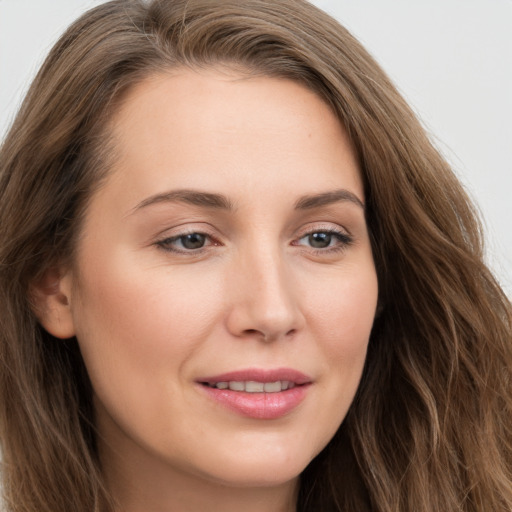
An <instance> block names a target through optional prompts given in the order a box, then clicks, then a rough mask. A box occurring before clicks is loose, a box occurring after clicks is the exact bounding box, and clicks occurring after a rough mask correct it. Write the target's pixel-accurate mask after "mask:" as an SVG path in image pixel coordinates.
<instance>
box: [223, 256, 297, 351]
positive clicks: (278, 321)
mask: <svg viewBox="0 0 512 512" xmlns="http://www.w3.org/2000/svg"><path fill="white" fill-rule="evenodd" d="M229 288H230V291H229V293H228V295H229V299H228V300H229V305H228V314H227V328H228V330H229V331H230V332H231V334H233V335H234V336H236V337H239V338H255V339H259V340H262V341H265V342H271V341H275V340H278V339H284V338H290V337H291V336H292V335H293V334H295V333H297V332H298V331H300V329H302V327H303V326H304V323H305V320H304V316H303V314H302V310H301V307H300V300H299V294H298V290H297V283H296V282H295V280H294V279H293V276H292V274H291V270H290V269H289V268H288V267H287V265H286V262H285V261H283V257H282V256H280V255H279V252H278V251H273V252H270V251H260V252H259V253H253V254H251V255H250V256H248V257H245V258H244V257H241V258H240V259H239V260H238V261H237V263H236V264H235V265H234V268H232V269H231V271H230V277H229Z"/></svg>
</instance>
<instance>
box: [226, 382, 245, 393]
mask: <svg viewBox="0 0 512 512" xmlns="http://www.w3.org/2000/svg"><path fill="white" fill-rule="evenodd" d="M229 389H231V391H245V382H237V381H231V382H230V383H229Z"/></svg>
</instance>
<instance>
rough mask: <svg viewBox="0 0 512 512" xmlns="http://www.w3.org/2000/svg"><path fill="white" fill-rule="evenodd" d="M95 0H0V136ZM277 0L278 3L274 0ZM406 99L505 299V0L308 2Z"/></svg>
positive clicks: (508, 92) (511, 17) (509, 111)
mask: <svg viewBox="0 0 512 512" xmlns="http://www.w3.org/2000/svg"><path fill="white" fill-rule="evenodd" d="M102 1H103V0H101V1H100V0H0V139H1V138H3V137H4V135H5V133H6V131H7V129H8V126H9V124H10V122H11V121H12V119H13V116H14V115H15V112H16V109H17V107H18V105H19V102H20V101H21V98H22V97H23V94H24V92H25V91H26V89H27V87H28V85H29V83H30V81H31V78H32V77H33V75H34V74H35V72H36V70H37V68H38V67H39V65H40V64H41V62H42V60H43V59H44V57H45V55H46V53H47V52H48V50H49V49H50V47H51V45H52V44H53V43H54V42H55V41H56V39H57V38H58V36H59V35H60V34H61V33H62V31H63V30H64V29H65V28H66V27H67V25H69V24H70V23H71V22H72V21H73V20H74V19H75V18H76V17H78V16H79V15H80V14H81V13H82V12H83V11H85V10H86V9H87V8H89V7H92V6H94V5H98V4H100V3H102ZM276 1H279V0H276ZM313 3H315V4H316V5H318V6H319V7H321V8H323V9H324V10H326V11H327V12H329V13H330V14H332V15H334V16H335V17H336V18H337V19H338V20H339V21H340V22H341V23H342V24H344V25H345V26H346V27H347V28H348V29H349V30H351V31H352V33H353V34H354V35H355V36H357V37H358V38H359V39H360V41H361V42H362V43H363V44H364V45H365V46H366V48H367V49H368V50H369V51H370V52H371V53H372V54H373V56H374V57H375V58H376V59H377V60H378V61H379V62H380V64H381V65H382V66H383V67H384V69H385V70H386V71H387V72H388V74H389V75H390V77H391V78H392V79H393V81H394V82H395V84H396V85H397V86H398V88H399V90H400V91H401V92H402V93H403V94H404V96H405V97H406V99H407V100H408V101H409V103H410V104H411V105H412V107H413V108H414V110H415V111H416V112H417V114H418V115H419V117H420V118H421V119H422V121H423V124H424V126H425V127H426V128H427V130H428V131H429V133H430V134H431V137H432V140H433V141H434V142H435V144H436V146H437V147H438V148H439V149H440V150H441V151H442V153H443V154H444V155H445V157H446V158H447V159H448V160H449V161H450V163H451V164H452V166H453V168H454V170H455V172H456V173H457V175H458V176H459V177H460V179H461V180H462V182H463V183H464V184H465V186H466V188H467V190H468V191H469V193H470V195H471V196H472V197H473V198H474V200H475V201H476V203H477V204H478V205H479V208H480V210H481V212H482V217H483V219H484V222H485V227H486V232H487V242H488V244H487V258H488V262H489V264H490V266H491V268H493V270H494V272H495V274H496V275H497V277H498V279H499V280H500V282H501V283H502V285H503V287H504V288H505V290H506V292H507V293H508V295H509V296H510V297H512V199H511V196H512V163H511V161H512V0H316V1H314V2H313Z"/></svg>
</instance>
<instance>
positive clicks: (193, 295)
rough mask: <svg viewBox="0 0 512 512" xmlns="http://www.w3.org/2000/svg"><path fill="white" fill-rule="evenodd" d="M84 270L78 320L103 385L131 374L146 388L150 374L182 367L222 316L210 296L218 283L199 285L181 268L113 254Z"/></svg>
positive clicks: (88, 356)
mask: <svg viewBox="0 0 512 512" xmlns="http://www.w3.org/2000/svg"><path fill="white" fill-rule="evenodd" d="M89 261H91V260H89ZM82 274H83V278H82V279H81V282H80V283H79V285H78V290H79V294H78V297H77V302H76V307H74V308H73V309H74V321H75V328H76V333H77V339H78V341H79V343H80V347H81V350H82V353H83V356H84V359H85V362H86V365H87V368H88V371H89V374H90V376H91V379H92V380H93V381H94V380H97V381H98V386H100V385H101V383H102V382H103V381H105V383H106V381H107V378H108V377H112V376H119V386H120V387H122V386H124V385H125V384H126V383H125V382H124V380H125V379H127V378H129V379H130V382H131V383H133V385H134V384H135V383H137V382H138V381H139V384H140V383H142V385H143V387H144V386H145V385H146V384H144V383H147V381H148V379H147V376H148V375H153V376H154V377H155V378H157V376H158V371H157V370H158V369H159V368H166V369H174V371H179V368H180V366H181V365H182V364H184V363H185V362H186V361H187V359H189V358H190V357H191V356H192V355H193V354H194V351H195V350H196V348H197V347H199V346H200V344H201V341H202V340H204V338H205V337H206V336H207V335H208V333H209V332H210V331H211V329H212V324H213V323H214V322H215V319H216V318H217V316H218V311H217V309H216V301H215V300H213V298H212V297H210V296H209V295H208V294H209V293H213V287H212V286H195V285H194V284H196V283H195V282H194V281H193V280H192V281H191V279H190V278H189V276H186V275H185V276H184V275H182V274H180V273H179V272H176V273H171V272H170V271H169V270H166V269H162V268H161V267H152V268H151V267H147V266H144V265H140V264H138V263H137V262H136V261H133V260H130V259H124V260H123V259H121V258H112V263H111V264H108V262H105V261H104V262H103V263H102V265H101V266H95V265H94V264H92V265H89V266H87V267H85V266H84V269H83V273H82ZM162 374H165V372H162ZM116 382H117V381H116ZM116 382H114V379H112V381H111V384H110V385H115V383H116Z"/></svg>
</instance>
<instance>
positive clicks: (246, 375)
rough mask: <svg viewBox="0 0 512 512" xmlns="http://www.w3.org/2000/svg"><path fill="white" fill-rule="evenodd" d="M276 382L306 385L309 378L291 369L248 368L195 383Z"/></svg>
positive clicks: (200, 379) (198, 380)
mask: <svg viewBox="0 0 512 512" xmlns="http://www.w3.org/2000/svg"><path fill="white" fill-rule="evenodd" d="M278 380H280V381H283V380H287V381H289V382H294V383H295V384H296V385H301V384H308V383H310V382H311V380H312V379H311V378H310V377H308V376H307V375H306V374H304V373H302V372H300V371H298V370H294V369H292V368H271V369H265V368H248V369H243V370H235V371H231V372H227V373H222V374H219V375H212V376H208V377H202V378H199V379H197V382H200V383H203V384H216V383H217V382H233V381H236V382H244V381H253V382H263V383H265V382H277V381H278Z"/></svg>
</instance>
